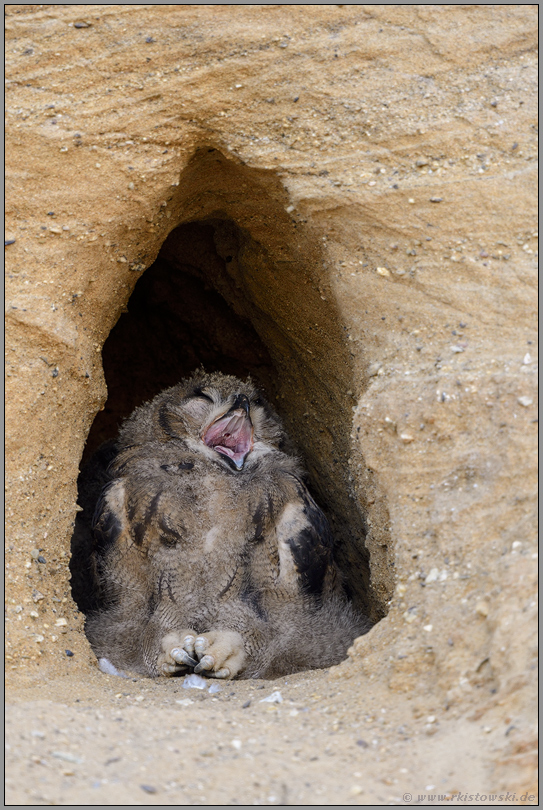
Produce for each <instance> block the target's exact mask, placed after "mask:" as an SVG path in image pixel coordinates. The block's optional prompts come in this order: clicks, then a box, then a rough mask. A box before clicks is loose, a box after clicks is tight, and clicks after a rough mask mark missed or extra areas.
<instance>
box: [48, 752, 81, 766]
mask: <svg viewBox="0 0 543 810" xmlns="http://www.w3.org/2000/svg"><path fill="white" fill-rule="evenodd" d="M52 756H54V757H56V759H63V760H64V761H65V762H76V763H78V764H79V763H81V762H83V760H82V759H81V757H76V755H75V754H70V753H69V752H68V751H53V752H52Z"/></svg>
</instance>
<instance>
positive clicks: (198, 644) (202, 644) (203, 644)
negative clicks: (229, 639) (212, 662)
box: [194, 636, 209, 658]
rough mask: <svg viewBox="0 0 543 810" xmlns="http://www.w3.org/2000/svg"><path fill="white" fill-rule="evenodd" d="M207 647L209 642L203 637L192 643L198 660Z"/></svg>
mask: <svg viewBox="0 0 543 810" xmlns="http://www.w3.org/2000/svg"><path fill="white" fill-rule="evenodd" d="M208 647H209V641H208V640H207V638H206V637H205V636H198V638H197V639H195V641H194V652H195V653H196V655H198V657H199V658H201V656H202V655H203V654H204V653H205V651H206V650H207V648H208Z"/></svg>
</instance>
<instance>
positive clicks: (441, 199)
mask: <svg viewBox="0 0 543 810" xmlns="http://www.w3.org/2000/svg"><path fill="white" fill-rule="evenodd" d="M430 202H433V203H438V202H443V197H430Z"/></svg>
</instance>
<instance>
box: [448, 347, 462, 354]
mask: <svg viewBox="0 0 543 810" xmlns="http://www.w3.org/2000/svg"><path fill="white" fill-rule="evenodd" d="M463 351H464V348H463V346H451V352H453V353H454V354H460V353H461V352H463Z"/></svg>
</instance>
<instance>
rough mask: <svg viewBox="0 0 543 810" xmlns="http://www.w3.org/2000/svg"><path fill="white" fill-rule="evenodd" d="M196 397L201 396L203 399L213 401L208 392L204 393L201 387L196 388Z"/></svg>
mask: <svg viewBox="0 0 543 810" xmlns="http://www.w3.org/2000/svg"><path fill="white" fill-rule="evenodd" d="M193 396H194V397H201V398H202V399H207V400H209V402H213V400H212V398H211V397H210V396H209V395H208V394H204V392H203V391H202V389H201V388H196V389H195V391H194V394H193Z"/></svg>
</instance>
